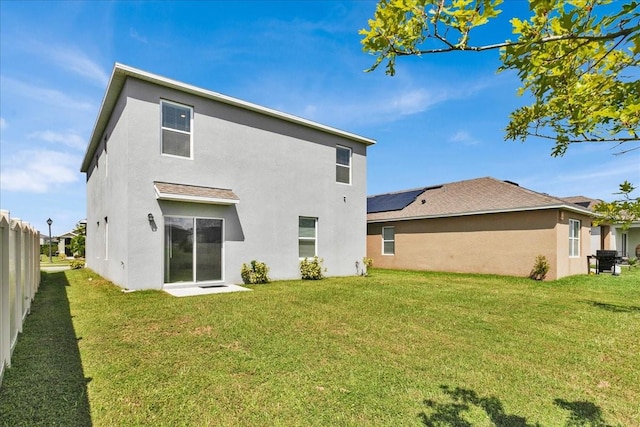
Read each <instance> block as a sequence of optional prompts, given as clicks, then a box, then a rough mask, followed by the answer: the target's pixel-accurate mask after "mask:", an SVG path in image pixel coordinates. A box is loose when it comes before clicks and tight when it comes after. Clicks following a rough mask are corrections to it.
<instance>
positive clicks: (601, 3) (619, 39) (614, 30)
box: [360, 0, 640, 222]
mask: <svg viewBox="0 0 640 427" xmlns="http://www.w3.org/2000/svg"><path fill="white" fill-rule="evenodd" d="M501 4H502V0H379V2H378V4H377V6H376V10H375V13H374V17H373V19H370V20H369V22H368V28H365V29H362V30H361V31H360V34H361V35H362V36H363V38H362V40H361V43H362V45H363V49H364V51H366V52H368V53H371V54H373V55H374V56H376V60H375V62H374V64H373V65H372V67H371V68H370V69H369V70H368V71H372V70H375V69H376V68H378V66H380V65H381V64H383V63H384V64H385V68H386V73H387V74H389V75H394V74H395V64H396V59H397V58H398V57H403V56H427V55H434V54H442V53H446V52H454V51H468V52H481V51H490V50H494V51H497V52H498V53H499V55H500V60H501V62H502V65H501V66H500V68H499V71H504V70H513V71H515V72H516V73H517V75H518V77H519V79H520V81H521V87H520V88H519V89H518V94H519V95H524V94H528V95H529V96H530V99H531V100H532V102H531V104H530V105H525V106H522V107H520V108H518V109H516V110H515V111H513V112H512V113H511V114H510V117H509V118H510V121H509V124H508V125H507V127H506V134H505V139H508V140H520V141H524V140H526V139H528V138H530V137H535V138H542V139H548V140H553V141H554V148H553V150H552V153H551V154H552V155H553V156H562V155H564V154H565V153H566V151H567V149H568V148H569V146H570V145H571V144H578V143H587V142H588V143H599V144H601V143H607V144H613V145H614V147H616V148H617V154H623V153H627V152H629V151H633V150H638V149H640V144H639V143H640V136H639V131H638V129H639V124H640V82H639V80H638V76H639V74H640V68H639V65H640V6H639V2H638V1H630V0H627V1H622V0H618V1H611V0H529V9H530V17H529V18H528V19H520V18H517V17H513V18H512V19H511V20H510V22H511V26H512V33H513V36H514V37H513V39H507V40H496V41H495V42H493V43H488V44H480V45H476V44H474V43H473V39H472V37H471V36H472V35H473V34H475V33H474V30H476V29H477V28H479V27H481V26H484V25H489V24H490V23H491V21H492V20H495V19H496V18H498V16H500V14H501V12H502V11H501V10H500V5H501ZM620 187H621V192H620V194H622V195H623V198H622V199H620V200H618V202H619V203H613V204H612V205H611V204H610V206H608V208H606V209H605V207H604V205H603V204H601V206H599V207H598V211H599V212H600V213H602V214H604V215H609V218H608V219H609V220H619V219H620V218H622V217H624V218H627V220H626V222H629V221H632V220H634V219H635V220H638V219H640V217H638V216H636V217H633V218H631V219H629V217H628V213H633V212H637V211H638V207H639V206H640V198H633V197H631V196H630V194H631V192H632V191H633V190H634V187H633V185H631V184H630V183H628V182H625V183H623V184H621V186H620ZM622 208H624V209H628V208H633V209H631V210H627V213H626V214H624V215H627V216H624V215H622V214H621V212H620V211H619V210H616V209H622Z"/></svg>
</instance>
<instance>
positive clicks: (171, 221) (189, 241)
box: [164, 217, 223, 283]
mask: <svg viewBox="0 0 640 427" xmlns="http://www.w3.org/2000/svg"><path fill="white" fill-rule="evenodd" d="M222 227H223V221H222V220H221V219H210V218H192V217H165V218H164V237H165V246H164V282H165V283H197V282H215V281H221V280H222V279H223V277H222V242H223V235H222V234H223V231H222V230H223V228H222Z"/></svg>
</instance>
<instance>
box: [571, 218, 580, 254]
mask: <svg viewBox="0 0 640 427" xmlns="http://www.w3.org/2000/svg"><path fill="white" fill-rule="evenodd" d="M569 256H570V257H579V256H580V221H578V220H577V219H570V220H569Z"/></svg>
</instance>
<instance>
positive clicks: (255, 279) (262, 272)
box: [240, 260, 269, 285]
mask: <svg viewBox="0 0 640 427" xmlns="http://www.w3.org/2000/svg"><path fill="white" fill-rule="evenodd" d="M268 274H269V267H267V264H265V263H264V262H260V261H256V260H253V261H251V263H250V265H247V264H242V270H240V276H241V277H242V281H243V282H244V283H245V284H247V285H254V284H257V283H269V276H268Z"/></svg>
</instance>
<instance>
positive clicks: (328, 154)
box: [81, 64, 374, 289]
mask: <svg viewBox="0 0 640 427" xmlns="http://www.w3.org/2000/svg"><path fill="white" fill-rule="evenodd" d="M373 143H374V141H373V140H371V139H369V138H365V137H362V136H358V135H355V134H353V133H349V132H345V131H342V130H338V129H335V128H331V127H329V126H325V125H322V124H319V123H315V122H312V121H309V120H306V119H302V118H299V117H296V116H292V115H290V114H286V113H282V112H279V111H276V110H272V109H269V108H265V107H262V106H259V105H255V104H251V103H249V102H245V101H242V100H239V99H235V98H231V97H228V96H225V95H221V94H219V93H216V92H211V91H209V90H206V89H202V88H198V87H195V86H191V85H188V84H185V83H181V82H178V81H175V80H171V79H167V78H165V77H161V76H158V75H155V74H151V73H148V72H145V71H142V70H138V69H135V68H131V67H128V66H125V65H121V64H116V65H115V67H114V69H113V73H112V75H111V79H110V81H109V84H108V87H107V90H106V94H105V96H104V99H103V101H102V105H101V107H100V111H99V114H98V118H97V120H96V123H95V126H94V129H93V132H92V134H91V139H90V141H89V146H88V148H87V151H86V154H85V156H84V160H83V162H82V167H81V170H82V172H85V173H86V174H87V237H86V262H87V266H88V267H90V268H92V269H93V270H95V271H96V272H98V273H99V274H101V275H102V276H104V277H106V278H108V279H110V280H112V281H113V282H115V283H117V284H118V285H120V286H122V287H124V288H129V289H146V288H155V289H161V288H172V287H181V286H209V285H214V286H218V285H220V286H223V285H224V284H233V283H241V282H242V280H241V277H240V270H241V266H242V264H243V263H249V262H250V261H252V260H259V261H263V262H265V263H266V264H267V265H268V266H269V267H270V269H271V271H270V276H271V277H272V278H273V279H290V278H297V277H300V272H299V261H300V259H302V258H306V257H313V256H314V255H318V256H319V257H321V258H324V266H325V267H326V268H327V274H328V275H334V276H342V275H354V274H356V267H355V263H356V261H361V260H362V258H363V257H364V256H365V253H366V182H365V180H366V155H367V147H368V146H370V145H371V144H373Z"/></svg>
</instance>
